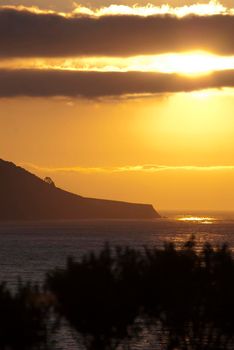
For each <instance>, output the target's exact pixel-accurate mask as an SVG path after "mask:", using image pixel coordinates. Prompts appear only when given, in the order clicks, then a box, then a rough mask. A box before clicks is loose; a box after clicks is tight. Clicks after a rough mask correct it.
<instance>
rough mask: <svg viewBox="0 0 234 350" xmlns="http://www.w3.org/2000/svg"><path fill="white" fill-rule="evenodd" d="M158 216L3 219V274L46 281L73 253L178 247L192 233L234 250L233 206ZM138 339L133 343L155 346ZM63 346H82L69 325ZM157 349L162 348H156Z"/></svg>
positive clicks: (200, 240) (13, 282)
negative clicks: (226, 209)
mask: <svg viewBox="0 0 234 350" xmlns="http://www.w3.org/2000/svg"><path fill="white" fill-rule="evenodd" d="M162 215H163V216H164V217H163V218H162V219H155V220H89V221H86V220H81V221H69V222H68V221H66V222H65V221H61V222H4V223H1V224H0V266H1V268H0V280H1V281H7V283H8V285H9V286H10V287H12V288H14V287H15V285H16V283H17V280H18V278H21V279H22V280H24V281H27V280H30V281H34V282H42V281H43V279H44V275H45V273H46V272H47V271H48V270H51V269H53V268H55V267H63V266H65V264H66V259H67V257H68V256H72V257H74V258H75V259H77V260H78V259H80V258H81V256H82V255H83V254H85V253H87V252H89V251H96V252H97V251H99V250H100V249H101V248H102V247H103V246H104V245H105V244H106V242H108V243H109V244H110V245H111V246H113V247H114V246H131V247H135V248H139V249H143V248H144V246H147V247H149V248H150V247H163V245H164V243H165V242H174V243H175V244H176V245H177V246H178V247H180V246H181V245H183V243H184V242H186V241H187V240H188V239H189V238H190V237H191V236H192V235H194V236H195V239H196V242H197V245H196V249H197V250H200V249H201V248H202V246H203V244H204V243H205V242H210V243H212V244H213V245H221V244H223V243H228V245H229V247H230V249H232V250H233V251H234V213H233V212H222V213H221V212H165V213H162ZM142 341H143V344H141V343H138V344H136V345H135V347H133V349H142V350H143V349H144V350H146V349H153V348H152V346H147V344H145V343H144V341H145V340H144V339H143V340H142ZM58 349H63V350H74V349H77V348H76V347H75V345H74V342H73V340H72V338H71V336H70V334H69V332H68V331H67V330H63V332H62V333H61V334H60V340H59V346H58ZM155 349H156V348H155Z"/></svg>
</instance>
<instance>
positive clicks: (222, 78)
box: [0, 69, 234, 98]
mask: <svg viewBox="0 0 234 350" xmlns="http://www.w3.org/2000/svg"><path fill="white" fill-rule="evenodd" d="M0 81H1V84H0V97H17V96H30V97H52V96H65V97H66V96H67V97H85V98H98V97H114V96H117V97H118V96H123V95H135V94H137V95H139V94H140V95H144V94H158V93H173V92H189V91H194V90H201V89H210V88H222V87H234V70H231V71H229V70H227V71H217V72H213V73H212V74H208V75H202V76H199V77H196V78H194V77H193V78H191V77H187V76H180V75H177V74H164V73H147V72H126V73H121V72H86V71H77V72H76V71H61V70H58V71H56V70H38V69H35V70H30V69H22V70H4V69H0Z"/></svg>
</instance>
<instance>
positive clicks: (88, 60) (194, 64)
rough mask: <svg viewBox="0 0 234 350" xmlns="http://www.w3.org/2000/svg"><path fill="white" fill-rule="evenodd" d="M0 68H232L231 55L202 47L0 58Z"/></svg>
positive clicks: (188, 70)
mask: <svg viewBox="0 0 234 350" xmlns="http://www.w3.org/2000/svg"><path fill="white" fill-rule="evenodd" d="M0 68H8V69H56V70H70V71H97V72H128V71H140V72H158V73H177V74H183V75H191V76H197V75H202V74H209V73H211V72H213V71H220V70H232V69H234V56H218V55H213V54H211V53H207V52H203V51H194V52H185V53H181V54H180V53H168V54H162V55H155V56H153V55H149V56H133V57H127V58H121V57H79V58H78V57H77V58H76V57H74V58H46V59H43V58H37V59H12V60H1V61H0Z"/></svg>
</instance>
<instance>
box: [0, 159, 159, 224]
mask: <svg viewBox="0 0 234 350" xmlns="http://www.w3.org/2000/svg"><path fill="white" fill-rule="evenodd" d="M159 217H160V215H159V214H158V213H157V212H156V211H155V210H154V208H153V206H152V205H149V204H135V203H126V202H119V201H110V200H102V199H92V198H85V197H81V196H78V195H76V194H73V193H70V192H67V191H64V190H62V189H59V188H57V187H56V186H54V185H52V184H50V183H48V182H46V181H43V180H41V179H40V178H39V177H37V176H35V175H33V174H31V173H30V172H28V171H26V170H25V169H23V168H21V167H18V166H16V165H15V164H13V163H10V162H6V161H3V160H1V159H0V220H58V219H61V220H63V219H64V220H66V219H99V218H100V219H101V218H103V219H104V218H105V219H108V218H109V219H118V218H119V219H151V218H159Z"/></svg>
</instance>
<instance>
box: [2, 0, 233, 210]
mask: <svg viewBox="0 0 234 350" xmlns="http://www.w3.org/2000/svg"><path fill="white" fill-rule="evenodd" d="M51 3H53V2H51V1H50V2H49V1H7V2H4V1H0V5H2V8H1V7H0V45H1V48H2V50H1V53H0V79H1V82H2V83H1V86H0V150H1V152H0V157H1V158H3V159H5V160H11V161H13V162H15V163H17V164H20V165H22V166H24V167H25V168H27V169H28V170H30V171H31V172H33V173H36V174H38V175H39V176H41V177H45V176H51V177H52V178H53V179H54V181H55V182H56V184H57V186H59V187H63V188H65V189H68V190H69V191H72V192H75V193H78V194H81V195H84V196H90V197H98V198H109V199H119V200H127V201H134V202H145V203H152V204H153V205H154V206H155V207H156V208H157V209H158V210H159V211H160V210H165V209H217V210H219V209H222V210H234V204H233V199H232V197H233V195H232V193H233V190H234V144H233V137H234V120H233V116H234V107H233V106H234V43H233V34H232V33H233V32H234V11H233V9H232V7H231V2H230V1H223V2H222V4H221V3H218V2H214V1H213V2H210V3H209V4H207V2H206V3H205V2H203V3H202V4H200V5H197V4H196V6H194V5H195V4H193V2H192V1H191V2H188V1H186V3H185V2H182V1H177V2H173V7H172V5H171V6H169V7H165V6H164V7H163V5H164V4H163V2H162V1H161V2H159V1H152V6H149V5H148V6H145V3H144V2H143V1H142V2H140V1H138V4H139V5H138V7H134V6H133V3H132V2H131V1H126V2H122V4H124V7H119V6H110V5H115V4H113V2H108V1H100V2H99V3H98V2H97V1H96V2H93V3H92V1H91V2H90V4H89V6H87V2H85V4H84V3H82V2H80V3H79V4H78V3H76V5H74V2H73V5H72V4H71V3H70V7H69V6H68V4H69V2H68V1H56V2H54V4H55V3H56V6H51ZM94 4H96V6H94ZM4 5H8V6H9V5H12V7H10V8H9V7H7V8H6V7H5V6H4ZM15 5H22V6H24V7H21V8H18V7H16V6H15ZM52 5H53V4H52ZM81 5H82V6H81ZM84 5H85V6H84ZM92 5H93V6H92ZM118 5H120V2H118ZM169 5H170V4H169ZM185 5H186V7H185ZM189 5H192V6H189ZM26 6H38V8H39V9H43V11H42V10H38V8H36V9H35V8H30V9H28V8H25V7H26ZM199 6H200V7H199ZM84 7H85V8H84ZM48 9H50V10H51V9H52V10H53V11H61V12H63V13H58V12H53V13H50V11H47V10H48ZM65 11H66V14H65ZM160 11H161V12H160ZM191 13H194V14H195V15H193V16H189V15H188V14H191ZM152 15H153V16H152ZM45 23H48V27H47V26H46V25H45ZM4 26H5V27H4ZM6 26H8V28H11V30H10V31H6ZM107 28H109V29H108V31H107ZM25 29H27V30H25ZM117 29H119V31H120V33H119V31H117ZM232 29H233V31H232ZM121 30H122V31H123V33H124V31H125V32H126V34H125V35H124V37H123V34H122V33H121ZM136 30H137V31H138V32H137V34H138V36H137V37H135V36H134V32H135V31H136ZM175 31H176V35H174V34H175ZM58 33H59V34H58ZM94 36H95V37H94ZM59 37H60V39H59Z"/></svg>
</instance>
